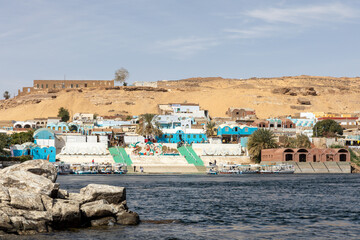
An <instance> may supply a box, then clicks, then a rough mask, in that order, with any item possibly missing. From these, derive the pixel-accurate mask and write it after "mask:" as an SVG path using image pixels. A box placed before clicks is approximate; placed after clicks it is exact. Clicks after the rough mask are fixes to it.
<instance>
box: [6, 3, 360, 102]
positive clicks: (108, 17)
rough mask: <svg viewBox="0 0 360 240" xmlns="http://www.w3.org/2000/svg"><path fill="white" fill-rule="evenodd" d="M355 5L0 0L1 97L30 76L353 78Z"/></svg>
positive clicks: (359, 63)
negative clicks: (123, 71)
mask: <svg viewBox="0 0 360 240" xmlns="http://www.w3.org/2000/svg"><path fill="white" fill-rule="evenodd" d="M359 40H360V1H358V0H341V1H332V0H301V1H298V0H246V1H245V0H151V1H149V0H103V1H98V0H61V1H60V0H58V1H54V0H0V83H1V84H0V94H1V95H0V96H1V97H2V93H3V92H4V91H5V90H8V91H10V93H11V94H12V95H13V94H14V93H16V92H17V89H19V88H21V87H31V86H32V84H33V80H34V79H50V80H51V79H64V78H65V79H68V80H70V79H72V80H83V79H84V80H92V79H95V80H97V79H99V80H101V79H104V80H106V79H113V78H114V73H115V71H116V70H117V69H119V68H121V67H124V68H126V69H127V70H128V71H129V73H130V77H129V80H128V81H129V83H130V84H131V83H132V82H134V81H157V80H177V79H184V78H190V77H217V76H220V77H224V78H250V77H280V76H295V75H316V76H335V77H341V76H348V77H356V76H360V73H359V71H360V47H359V44H360V41H359Z"/></svg>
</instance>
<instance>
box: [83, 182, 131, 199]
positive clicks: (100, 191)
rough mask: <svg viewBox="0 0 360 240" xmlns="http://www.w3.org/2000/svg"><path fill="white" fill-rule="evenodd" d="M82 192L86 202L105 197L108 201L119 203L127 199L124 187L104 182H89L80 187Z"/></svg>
mask: <svg viewBox="0 0 360 240" xmlns="http://www.w3.org/2000/svg"><path fill="white" fill-rule="evenodd" d="M80 194H81V195H82V196H83V198H84V200H85V202H93V201H96V200H101V199H104V200H106V201H108V203H114V204H118V203H121V202H122V201H124V200H125V199H126V191H125V188H124V187H115V186H109V185H102V184H89V185H87V186H86V187H84V188H82V189H80Z"/></svg>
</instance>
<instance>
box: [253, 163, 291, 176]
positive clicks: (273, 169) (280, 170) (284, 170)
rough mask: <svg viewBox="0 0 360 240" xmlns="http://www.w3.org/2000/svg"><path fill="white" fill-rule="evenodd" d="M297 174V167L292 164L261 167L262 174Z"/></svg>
mask: <svg viewBox="0 0 360 240" xmlns="http://www.w3.org/2000/svg"><path fill="white" fill-rule="evenodd" d="M294 172H295V167H294V165H292V164H286V163H280V164H274V165H261V166H260V173H262V174H272V173H275V174H292V173H294Z"/></svg>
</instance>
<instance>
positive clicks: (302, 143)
mask: <svg viewBox="0 0 360 240" xmlns="http://www.w3.org/2000/svg"><path fill="white" fill-rule="evenodd" d="M295 145H296V147H297V148H310V147H311V142H310V140H309V138H308V136H306V135H304V134H299V135H296V139H295Z"/></svg>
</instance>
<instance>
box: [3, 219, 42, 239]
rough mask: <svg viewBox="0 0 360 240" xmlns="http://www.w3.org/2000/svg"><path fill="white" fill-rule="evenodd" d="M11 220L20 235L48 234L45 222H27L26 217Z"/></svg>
mask: <svg viewBox="0 0 360 240" xmlns="http://www.w3.org/2000/svg"><path fill="white" fill-rule="evenodd" d="M10 220H11V222H12V224H13V226H14V228H15V229H16V231H17V233H18V234H20V235H24V234H34V233H44V232H47V231H48V229H47V225H46V222H45V221H34V220H27V219H25V218H24V217H18V216H16V217H10Z"/></svg>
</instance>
